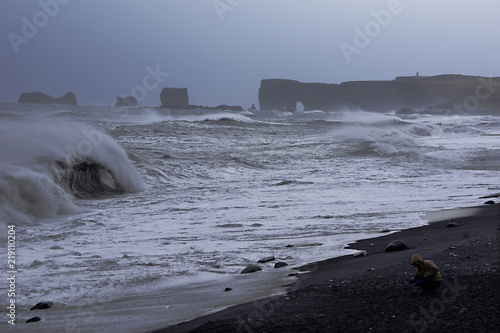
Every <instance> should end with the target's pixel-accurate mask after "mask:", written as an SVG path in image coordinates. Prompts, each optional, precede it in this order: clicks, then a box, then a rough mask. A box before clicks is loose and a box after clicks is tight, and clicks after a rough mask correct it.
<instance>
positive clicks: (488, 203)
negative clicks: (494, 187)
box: [484, 200, 495, 205]
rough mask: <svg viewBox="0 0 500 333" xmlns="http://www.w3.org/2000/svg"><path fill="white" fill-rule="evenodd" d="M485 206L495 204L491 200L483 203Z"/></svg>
mask: <svg viewBox="0 0 500 333" xmlns="http://www.w3.org/2000/svg"><path fill="white" fill-rule="evenodd" d="M484 204H485V205H494V204H495V201H493V200H488V201H486V202H485V203H484Z"/></svg>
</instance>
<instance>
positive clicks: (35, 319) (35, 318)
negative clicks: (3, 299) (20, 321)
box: [26, 317, 42, 323]
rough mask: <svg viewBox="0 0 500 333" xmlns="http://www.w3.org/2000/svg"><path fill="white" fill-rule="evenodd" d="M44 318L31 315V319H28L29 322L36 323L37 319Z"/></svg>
mask: <svg viewBox="0 0 500 333" xmlns="http://www.w3.org/2000/svg"><path fill="white" fill-rule="evenodd" d="M40 320H42V319H41V318H40V317H31V318H30V319H28V320H26V322H27V323H34V322H37V321H40Z"/></svg>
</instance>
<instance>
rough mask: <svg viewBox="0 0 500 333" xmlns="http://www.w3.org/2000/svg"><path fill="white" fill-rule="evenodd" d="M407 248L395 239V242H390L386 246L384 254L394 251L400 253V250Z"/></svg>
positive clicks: (403, 243) (399, 240) (402, 242)
mask: <svg viewBox="0 0 500 333" xmlns="http://www.w3.org/2000/svg"><path fill="white" fill-rule="evenodd" d="M407 248H408V245H406V243H405V242H404V241H402V240H401V239H397V240H395V241H392V242H391V243H389V245H387V247H386V248H385V252H394V251H401V250H406V249H407Z"/></svg>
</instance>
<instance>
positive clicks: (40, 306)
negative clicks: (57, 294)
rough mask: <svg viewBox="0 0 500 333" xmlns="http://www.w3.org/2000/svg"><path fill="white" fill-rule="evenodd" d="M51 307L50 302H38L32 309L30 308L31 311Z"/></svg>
mask: <svg viewBox="0 0 500 333" xmlns="http://www.w3.org/2000/svg"><path fill="white" fill-rule="evenodd" d="M51 307H52V302H38V303H36V304H35V306H34V307H32V308H31V310H44V309H50V308H51Z"/></svg>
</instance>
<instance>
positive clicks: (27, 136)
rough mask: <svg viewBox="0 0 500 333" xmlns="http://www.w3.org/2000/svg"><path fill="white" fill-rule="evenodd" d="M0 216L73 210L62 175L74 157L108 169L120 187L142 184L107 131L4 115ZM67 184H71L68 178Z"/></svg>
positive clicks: (13, 218) (20, 218) (17, 218)
mask: <svg viewBox="0 0 500 333" xmlns="http://www.w3.org/2000/svg"><path fill="white" fill-rule="evenodd" d="M0 156H1V162H0V164H1V165H2V169H1V171H0V188H1V191H0V216H2V222H4V223H6V221H9V222H11V223H14V222H15V223H20V222H28V221H32V220H33V219H37V218H49V217H54V216H57V215H60V214H69V213H75V212H77V211H78V209H77V208H76V206H75V205H74V204H73V202H72V198H71V195H70V193H68V192H67V191H65V186H64V184H63V182H62V179H63V178H64V177H66V176H68V175H65V174H67V173H68V172H69V170H70V169H71V168H72V167H73V165H74V164H75V163H76V162H77V161H90V162H92V163H97V164H99V165H101V166H102V168H103V169H105V170H108V171H109V173H110V174H111V176H112V178H113V180H112V181H111V180H110V179H106V178H105V174H102V173H101V174H98V175H96V176H101V177H102V182H103V183H104V184H108V185H109V184H110V181H111V182H112V183H116V184H119V186H120V188H121V189H123V190H124V191H126V192H133V191H139V190H143V189H144V184H143V182H142V179H141V176H140V175H139V174H138V173H137V171H136V170H135V168H134V166H133V165H132V164H131V162H130V161H129V159H128V157H127V154H126V153H125V151H124V150H123V149H122V148H121V147H120V146H119V145H118V144H117V143H116V142H115V141H114V140H113V139H112V138H111V137H109V136H108V135H106V134H104V133H102V132H100V131H98V130H96V129H94V128H92V127H90V126H87V125H83V124H78V123H74V122H66V121H52V122H49V121H36V122H35V121H29V120H28V121H24V122H20V121H9V122H3V123H1V124H0ZM70 186H71V184H70Z"/></svg>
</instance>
